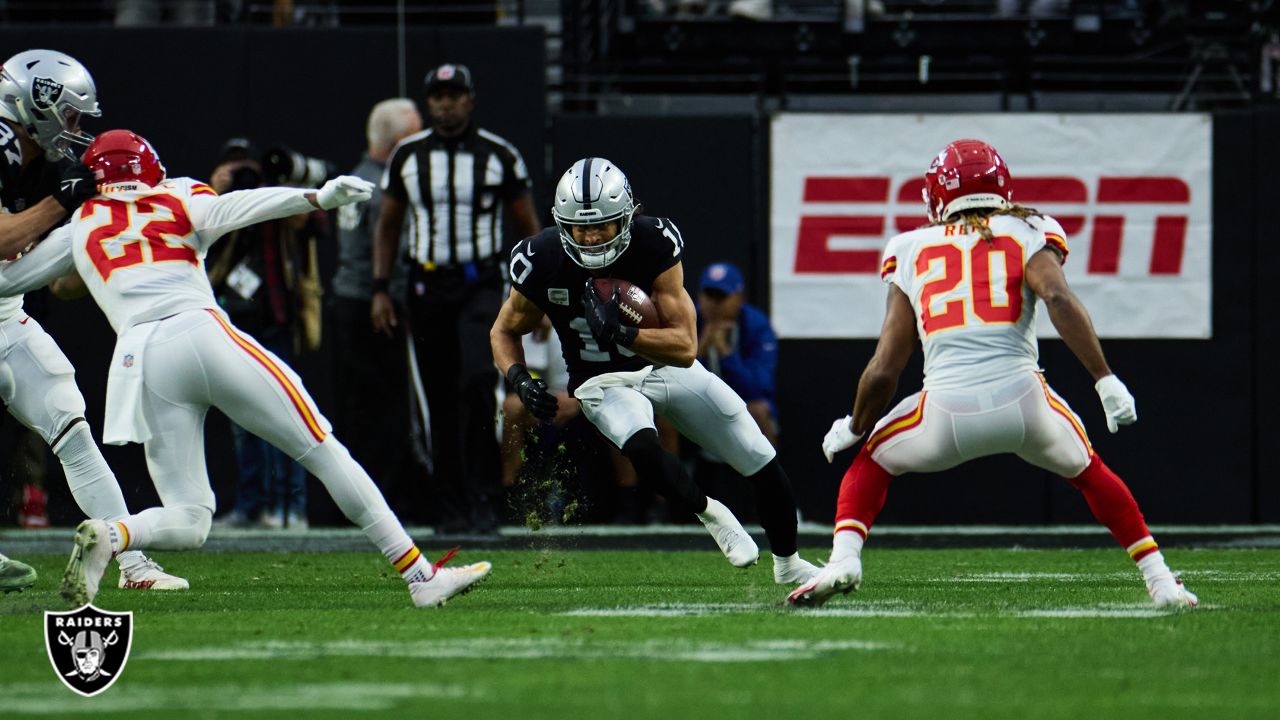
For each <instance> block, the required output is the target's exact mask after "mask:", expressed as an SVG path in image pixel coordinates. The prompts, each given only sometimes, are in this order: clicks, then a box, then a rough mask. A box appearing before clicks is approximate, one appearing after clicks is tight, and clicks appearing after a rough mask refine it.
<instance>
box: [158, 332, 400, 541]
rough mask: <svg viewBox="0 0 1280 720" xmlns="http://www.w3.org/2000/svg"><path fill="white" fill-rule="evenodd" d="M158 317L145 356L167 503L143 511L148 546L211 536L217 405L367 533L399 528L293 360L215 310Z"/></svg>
mask: <svg viewBox="0 0 1280 720" xmlns="http://www.w3.org/2000/svg"><path fill="white" fill-rule="evenodd" d="M158 323H159V325H158V327H157V328H156V329H155V331H153V332H152V334H151V336H150V338H149V339H148V341H147V345H146V350H145V355H144V356H143V364H142V375H143V389H142V393H143V395H142V405H143V414H144V417H145V419H146V422H147V425H148V427H149V428H150V430H151V439H150V440H148V441H147V442H146V443H144V447H145V449H146V456H147V468H148V469H149V470H150V472H151V479H152V481H153V482H154V483H155V486H156V492H157V493H158V494H159V495H160V500H161V502H162V503H163V504H164V507H163V508H151V509H149V510H145V511H143V512H142V513H139V514H138V517H139V518H141V519H143V520H145V522H146V525H147V526H148V528H147V537H146V541H145V542H144V543H142V547H157V548H166V549H173V550H181V549H190V548H195V547H199V546H200V545H202V544H203V543H204V540H205V537H206V536H207V535H208V532H209V524H210V520H211V519H212V516H213V512H214V509H215V508H214V495H213V490H212V489H211V488H210V487H209V475H208V471H207V469H206V467H205V459H204V452H205V450H204V419H205V415H206V414H207V413H208V411H209V408H210V407H216V408H218V409H219V410H221V411H222V412H223V413H225V414H226V415H227V417H229V418H231V420H232V422H235V423H236V424H238V425H240V426H241V427H243V428H244V429H245V430H248V431H249V432H251V433H253V434H254V435H257V436H259V437H261V438H262V439H264V440H266V441H267V442H269V443H271V444H272V445H274V446H276V447H277V448H279V449H280V450H281V451H282V452H284V453H285V454H286V455H288V456H289V457H291V458H293V459H295V460H297V461H298V462H299V463H300V464H301V465H302V466H303V467H305V468H306V469H307V470H308V471H309V472H310V473H312V474H313V475H315V476H316V477H317V478H319V479H320V481H321V482H322V483H324V485H325V487H326V488H327V489H328V490H329V493H330V494H331V495H332V496H333V499H334V501H335V502H336V503H337V505H338V507H339V508H340V509H341V510H342V512H343V513H344V514H345V515H346V516H347V518H348V519H349V520H351V521H352V522H353V523H355V524H356V525H358V526H359V527H361V528H362V529H366V531H367V529H368V528H369V527H370V526H372V525H374V523H377V522H378V521H380V520H389V521H390V522H392V523H393V524H395V526H396V528H397V529H398V528H399V523H398V521H395V519H394V515H393V514H392V513H391V509H390V508H389V507H387V503H386V500H385V499H383V497H382V493H381V492H379V491H378V488H377V486H376V485H374V483H373V481H372V480H371V479H370V478H369V475H368V474H367V473H366V472H365V471H364V470H363V469H362V468H361V467H360V465H359V464H357V463H356V462H355V460H353V459H352V458H351V456H350V454H349V453H348V452H347V450H346V448H345V447H343V446H342V444H341V443H339V442H338V440H337V438H334V437H333V435H332V434H331V433H330V430H331V426H330V425H329V422H328V420H326V419H325V418H324V416H322V415H321V414H320V412H319V410H317V409H316V405H315V402H314V401H313V400H312V399H311V396H310V395H309V394H308V393H307V391H306V389H305V388H303V386H302V382H301V381H300V380H299V378H298V376H297V374H296V373H294V372H293V370H292V369H291V368H290V367H289V366H288V365H286V364H284V363H283V362H281V360H280V359H279V358H278V357H276V356H275V355H274V354H272V353H271V352H269V351H268V350H266V349H265V348H263V347H262V346H261V345H260V344H258V342H257V341H256V340H254V339H253V338H252V337H250V336H248V335H246V334H244V333H242V332H240V331H239V330H236V329H235V328H234V327H233V326H232V325H231V324H230V323H229V322H227V321H226V319H225V318H223V317H222V316H221V315H218V314H215V313H214V312H213V311H209V310H191V311H187V312H182V313H179V314H177V315H173V316H171V317H168V318H165V319H164V320H160V321H158Z"/></svg>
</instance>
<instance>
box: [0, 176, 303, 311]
mask: <svg viewBox="0 0 1280 720" xmlns="http://www.w3.org/2000/svg"><path fill="white" fill-rule="evenodd" d="M307 192H309V191H306V190H299V189H296V188H258V189H255V190H242V191H238V192H232V193H227V194H226V195H222V196H219V195H218V194H217V193H215V192H214V191H213V189H212V188H210V187H209V186H208V185H205V184H203V183H200V182H197V181H195V180H192V179H191V178H175V179H172V180H165V181H164V182H161V183H160V184H158V185H156V186H154V187H152V186H148V185H145V184H142V183H129V182H125V183H114V184H111V185H106V186H103V188H102V193H101V194H100V195H98V196H97V197H95V198H92V199H90V200H87V201H85V203H84V204H83V205H81V206H80V208H79V209H78V210H76V211H75V212H74V213H73V214H72V216H71V222H69V223H67V224H66V225H63V226H62V227H59V228H57V229H56V230H54V231H53V232H52V233H50V234H49V237H48V238H46V239H45V240H44V241H43V242H41V243H40V244H39V245H37V246H36V248H35V249H34V250H32V251H31V252H30V253H28V254H27V255H24V256H23V257H22V259H20V260H18V261H17V262H14V263H10V264H8V265H7V266H5V267H3V268H2V269H0V294H4V295H9V294H12V293H14V292H15V291H18V290H26V289H29V288H31V287H40V286H41V285H43V284H45V283H47V282H49V281H50V280H52V279H53V278H56V277H58V276H60V275H63V274H66V273H68V272H70V271H71V270H72V269H74V270H76V271H78V272H79V274H80V277H81V278H83V279H84V282H85V285H86V286H87V287H88V288H89V292H90V294H92V295H93V299H94V300H95V301H96V302H97V304H98V307H100V308H102V312H103V313H104V314H105V315H106V316H107V321H108V322H109V323H111V327H112V328H113V329H114V330H115V331H116V332H117V333H121V332H123V331H124V330H127V329H128V328H130V327H132V326H133V325H136V324H138V323H142V322H147V321H151V320H159V319H161V318H165V317H168V316H170V315H174V314H177V313H179V312H182V311H184V310H198V309H205V308H217V307H218V303H217V301H216V300H215V299H214V297H213V290H212V289H211V288H210V286H209V278H208V276H207V275H206V274H205V268H204V257H205V254H206V252H207V251H208V249H209V247H210V246H211V245H213V243H214V241H215V240H217V239H218V238H219V237H221V236H222V235H224V234H226V233H228V232H231V231H232V230H236V229H238V228H242V227H246V226H248V225H253V224H255V223H259V222H262V221H264V220H271V219H274V218H280V217H285V216H288V215H295V214H298V213H304V212H309V211H311V210H313V209H314V207H313V206H312V205H311V203H310V202H309V201H308V200H307V198H306V194H307Z"/></svg>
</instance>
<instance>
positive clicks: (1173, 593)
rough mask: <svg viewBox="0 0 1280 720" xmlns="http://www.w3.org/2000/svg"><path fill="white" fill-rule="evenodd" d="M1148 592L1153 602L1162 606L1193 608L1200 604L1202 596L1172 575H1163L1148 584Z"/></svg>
mask: <svg viewBox="0 0 1280 720" xmlns="http://www.w3.org/2000/svg"><path fill="white" fill-rule="evenodd" d="M1147 594H1148V595H1150V596H1151V602H1153V603H1155V605H1156V607H1161V608H1170V609H1183V608H1193V607H1195V606H1197V605H1199V604H1200V598H1198V597H1196V595H1195V593H1193V592H1191V591H1190V590H1188V589H1186V588H1185V587H1183V585H1182V581H1181V580H1178V579H1176V578H1174V577H1173V576H1172V575H1166V576H1164V577H1161V578H1159V579H1157V580H1156V581H1155V582H1153V583H1151V585H1149V586H1147Z"/></svg>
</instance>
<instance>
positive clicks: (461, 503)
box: [370, 64, 540, 533]
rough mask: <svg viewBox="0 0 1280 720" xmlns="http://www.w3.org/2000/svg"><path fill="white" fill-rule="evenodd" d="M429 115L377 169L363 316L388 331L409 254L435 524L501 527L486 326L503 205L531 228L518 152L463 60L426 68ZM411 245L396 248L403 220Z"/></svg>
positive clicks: (493, 305)
mask: <svg viewBox="0 0 1280 720" xmlns="http://www.w3.org/2000/svg"><path fill="white" fill-rule="evenodd" d="M426 93H427V115H428V120H429V122H430V127H429V128H427V129H426V130H424V131H422V132H420V133H417V134H414V135H410V136H409V137H406V138H405V139H404V140H402V141H401V142H400V144H399V145H398V146H397V147H396V149H395V150H394V151H393V152H392V155H391V158H390V160H389V161H388V163H387V169H386V173H385V174H384V175H383V178H382V208H381V211H380V214H379V216H378V224H377V229H376V231H375V233H374V242H373V296H372V305H371V308H370V320H371V322H372V323H373V329H374V330H375V331H377V332H381V333H386V334H388V335H389V334H391V332H392V328H393V327H394V326H395V325H396V323H397V319H396V314H395V309H394V305H393V303H392V301H391V298H390V297H389V295H388V291H389V286H390V279H391V275H392V266H393V264H394V263H393V262H392V261H393V259H394V258H395V257H396V254H397V253H399V252H401V251H403V252H404V253H405V254H406V255H407V256H408V259H409V262H410V274H409V283H408V290H407V293H408V294H407V297H406V298H405V303H404V305H405V312H406V313H407V314H408V316H409V318H408V319H409V328H410V331H411V332H412V335H413V339H414V352H415V353H416V355H417V360H418V368H419V371H420V372H421V373H422V382H423V386H424V389H425V391H426V396H427V407H428V409H429V411H430V413H431V441H432V442H431V445H432V448H433V453H434V461H435V477H436V480H437V482H436V484H437V486H438V487H439V488H440V489H441V490H442V492H443V496H441V497H436V498H433V500H435V501H436V502H435V508H434V510H435V511H436V512H437V513H438V515H437V518H436V528H437V531H438V532H442V533H460V532H468V531H471V532H482V533H488V532H492V531H494V530H496V529H497V524H498V519H497V513H496V509H495V507H494V504H495V502H496V500H497V496H498V494H499V493H500V492H501V487H500V481H499V472H500V462H499V458H500V453H499V450H498V443H497V440H496V439H495V434H494V416H495V414H496V412H497V401H496V397H495V394H494V391H495V389H496V386H497V382H498V374H497V371H496V370H495V369H494V367H493V358H492V356H491V355H490V353H489V328H490V326H492V325H493V321H494V318H496V317H497V316H498V309H499V308H500V307H501V306H502V301H503V297H502V291H503V287H504V278H503V265H504V262H505V258H506V256H507V252H506V251H507V250H508V249H509V247H508V246H507V244H506V242H505V238H504V237H503V232H502V226H503V212H502V210H503V208H504V207H508V208H510V210H511V214H512V219H513V221H514V229H515V231H516V233H517V235H516V238H515V239H517V240H518V239H520V238H524V237H528V236H531V235H534V234H536V233H537V232H538V230H539V229H540V228H539V224H538V217H537V214H536V213H535V212H534V209H533V199H532V195H531V193H530V181H529V171H528V168H527V167H525V163H524V158H522V157H521V156H520V151H519V150H516V148H515V146H513V145H512V144H511V143H510V142H508V141H506V140H505V139H503V138H502V137H500V136H498V135H495V134H494V133H491V132H489V131H488V130H485V129H483V128H479V127H476V126H475V124H474V123H472V122H471V112H472V110H474V108H475V102H476V100H475V84H474V81H473V79H472V76H471V70H470V69H468V68H467V67H466V66H465V65H457V64H445V65H441V66H440V67H438V68H436V69H434V70H432V71H431V72H429V73H427V77H426ZM406 217H407V218H408V223H409V227H408V232H406V233H405V235H406V237H407V240H408V243H409V246H408V247H407V248H403V249H402V248H400V231H401V228H402V227H403V225H404V222H405V219H406Z"/></svg>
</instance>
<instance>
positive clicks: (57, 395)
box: [44, 375, 84, 445]
mask: <svg viewBox="0 0 1280 720" xmlns="http://www.w3.org/2000/svg"><path fill="white" fill-rule="evenodd" d="M44 404H45V412H46V413H48V416H49V420H50V425H49V433H50V437H48V438H46V439H47V440H48V441H49V444H50V445H52V444H53V443H54V442H55V441H56V440H57V438H59V437H61V436H62V434H63V433H65V432H66V431H67V430H68V429H69V428H70V427H71V424H72V423H74V422H76V421H77V420H84V396H83V395H81V394H80V388H78V387H76V383H75V380H73V379H72V377H71V376H69V375H68V376H59V378H58V382H55V383H53V385H52V387H50V388H49V392H48V394H46V395H45V398H44Z"/></svg>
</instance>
